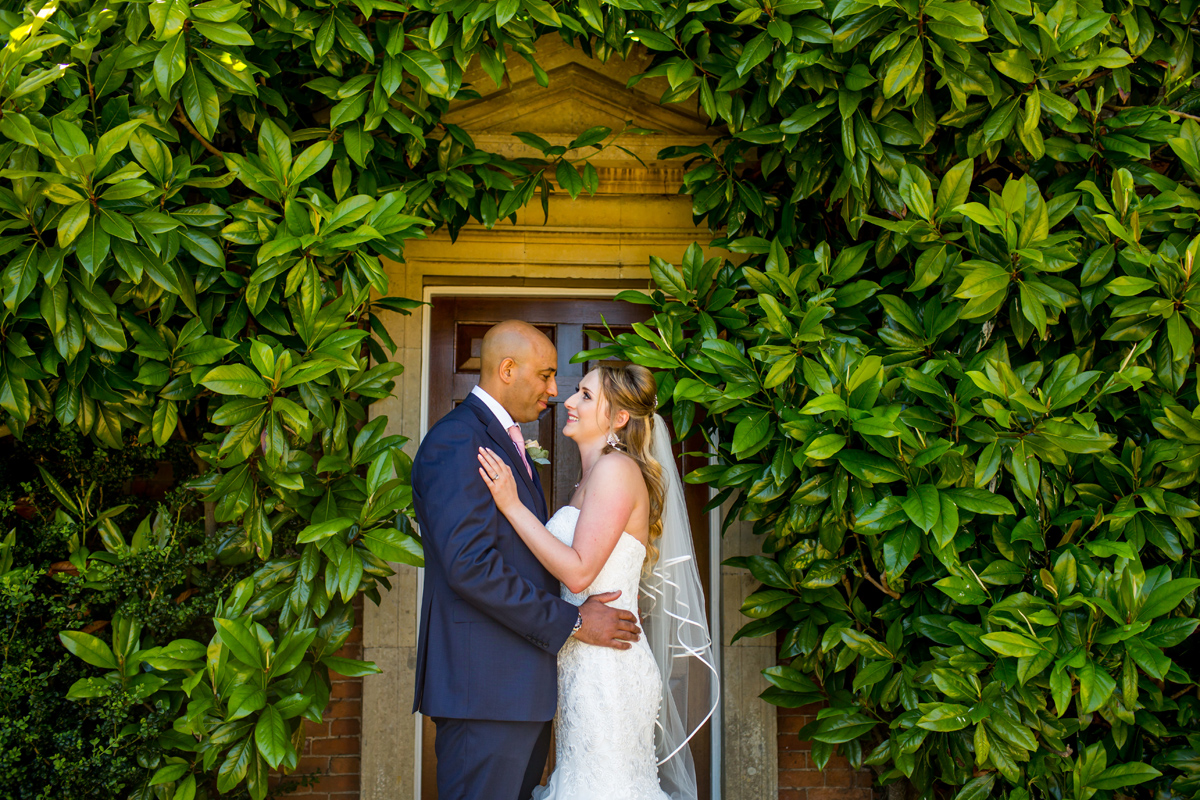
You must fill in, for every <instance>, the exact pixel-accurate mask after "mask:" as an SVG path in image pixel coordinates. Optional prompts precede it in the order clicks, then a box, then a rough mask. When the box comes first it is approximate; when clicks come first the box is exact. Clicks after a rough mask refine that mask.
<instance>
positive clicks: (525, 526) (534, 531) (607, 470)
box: [479, 448, 637, 592]
mask: <svg viewBox="0 0 1200 800" xmlns="http://www.w3.org/2000/svg"><path fill="white" fill-rule="evenodd" d="M622 460H623V459H622ZM479 463H480V464H481V465H482V466H481V467H480V469H479V474H480V477H482V478H483V480H484V482H485V483H486V484H487V486H488V489H490V490H491V492H492V496H493V497H495V498H496V506H497V508H499V509H500V513H502V514H504V516H505V517H507V518H508V521H509V522H510V523H512V526H513V528H514V529H515V530H516V532H517V535H518V536H520V537H521V540H522V541H523V542H525V545H526V546H527V547H528V548H529V549H530V551H532V552H533V555H534V557H536V558H537V560H538V561H540V562H541V563H542V566H544V567H545V568H546V569H547V570H549V571H550V574H551V575H553V576H554V577H556V578H558V579H559V580H560V581H562V583H563V585H564V586H566V587H567V588H568V589H569V590H571V591H572V592H582V591H583V590H584V589H586V588H587V587H589V586H591V585H592V581H594V580H595V579H596V576H597V575H599V574H600V570H601V569H602V568H603V567H604V564H605V562H606V561H608V557H609V556H610V555H612V551H613V548H615V547H616V546H617V540H618V539H619V538H621V533H622V532H623V531H624V530H625V527H626V525H627V524H628V522H629V517H630V514H631V513H632V512H633V492H631V491H629V488H628V478H629V476H628V475H626V474H624V473H627V472H628V471H629V470H628V467H627V466H626V465H625V464H622V463H621V460H617V459H607V458H602V459H601V460H600V462H599V463H597V464H596V466H595V467H594V468H593V470H592V476H591V480H590V481H589V482H588V495H587V502H586V503H585V504H584V508H583V510H582V511H581V512H580V517H579V523H578V525H577V526H576V528H575V545H574V547H568V546H567V545H565V544H563V543H562V542H560V541H559V540H558V539H556V538H554V534H552V533H550V531H548V530H546V526H545V525H543V524H542V523H541V521H540V520H539V519H538V518H537V516H536V515H535V514H534V513H533V512H532V511H530V510H529V509H528V508H527V507H526V506H525V504H524V503H522V502H521V499H520V497H519V496H518V495H517V484H516V479H515V477H514V476H513V474H512V470H511V469H509V466H508V464H506V463H505V462H504V460H503V459H501V458H500V457H499V456H497V455H496V454H495V453H493V452H492V451H490V450H487V449H486V448H480V452H479ZM632 466H633V468H634V469H635V470H636V469H637V465H636V464H634V465H632ZM493 475H497V476H499V477H497V478H495V479H493V477H492V476H493Z"/></svg>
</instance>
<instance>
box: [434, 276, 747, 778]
mask: <svg viewBox="0 0 1200 800" xmlns="http://www.w3.org/2000/svg"><path fill="white" fill-rule="evenodd" d="M622 291H628V290H627V289H624V288H605V287H589V288H579V289H572V288H570V287H554V286H454V285H438V286H426V287H425V289H424V291H423V292H422V296H421V299H422V300H423V301H424V303H425V305H423V306H421V401H420V402H421V430H420V439H424V438H425V434H426V433H427V432H428V430H429V399H430V387H429V381H430V345H431V339H432V322H433V305H432V303H433V299H434V298H435V297H522V298H539V297H540V298H563V299H572V298H579V299H584V298H598V299H612V298H614V297H616V296H617V295H618V294H620V293H621V292H622ZM646 293H647V294H648V293H649V292H646ZM418 441H419V440H418ZM715 494H716V492H715V491H713V490H712V489H710V490H709V496H710V498H711V497H712V496H714V495H715ZM708 542H709V552H710V553H712V554H713V555H712V557H711V558H710V559H709V576H708V577H709V586H711V587H712V590H711V591H710V592H709V594H710V595H711V596H710V597H709V598H708V631H709V636H710V637H711V638H712V642H713V650H714V651H715V654H716V661H717V672H718V678H717V679H718V682H720V681H721V675H722V673H723V667H722V658H721V653H720V651H721V649H722V640H721V630H722V626H721V621H722V620H721V594H722V592H721V585H722V581H721V510H720V509H719V508H715V509H713V510H712V511H710V512H708ZM424 591H425V570H424V569H419V570H417V598H416V607H417V608H420V607H421V600H422V595H423V593H424ZM724 704H725V695H724V692H722V694H721V702H719V703H718V704H717V709H716V710H715V711H714V712H713V716H712V720H711V724H710V726H709V736H710V737H711V742H710V747H711V748H712V800H721V797H722V788H723V787H722V780H721V779H722V762H723V761H724V758H723V756H724V747H723V738H724V737H723V736H722V735H721V733H722V716H723V715H722V710H723V706H724ZM413 725H414V729H415V731H416V733H415V740H416V747H415V750H416V754H417V758H416V759H415V762H416V763H415V770H414V771H415V775H414V780H413V800H421V781H422V775H421V772H422V760H421V758H420V753H421V748H422V745H423V743H424V742H423V740H424V730H423V728H424V726H423V725H422V721H421V715H420V714H414V715H413Z"/></svg>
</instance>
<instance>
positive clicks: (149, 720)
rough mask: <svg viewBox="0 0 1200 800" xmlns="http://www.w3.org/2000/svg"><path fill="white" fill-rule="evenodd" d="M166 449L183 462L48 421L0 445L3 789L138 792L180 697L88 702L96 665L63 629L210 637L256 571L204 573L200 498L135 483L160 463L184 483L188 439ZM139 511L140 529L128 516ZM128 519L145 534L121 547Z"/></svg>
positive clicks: (103, 697)
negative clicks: (69, 645) (117, 446)
mask: <svg viewBox="0 0 1200 800" xmlns="http://www.w3.org/2000/svg"><path fill="white" fill-rule="evenodd" d="M167 450H174V451H175V453H174V454H175V456H176V458H175V459H174V461H172V460H170V459H169V455H170V454H169V453H167V452H166V451H165V450H164V449H163V448H158V447H155V446H153V445H151V446H148V447H138V446H131V447H129V448H127V449H125V450H121V451H113V450H109V449H105V448H99V447H95V446H94V445H93V444H92V442H90V441H89V440H88V439H86V438H84V437H81V436H80V435H79V434H78V433H77V432H73V431H69V430H51V429H44V428H32V429H30V430H29V431H28V432H27V433H26V436H25V437H24V440H23V441H22V442H15V441H14V440H13V439H11V438H10V439H7V440H5V441H4V442H3V446H2V457H0V487H2V488H0V495H2V496H3V498H4V503H3V519H2V520H0V528H3V529H5V530H8V531H9V533H8V535H7V537H6V538H5V539H4V543H3V544H2V545H0V548H2V549H3V554H2V555H0V622H2V623H3V629H4V631H5V632H6V633H5V636H4V644H3V649H2V651H0V652H2V657H0V787H3V791H2V792H0V796H3V797H6V798H8V797H11V798H62V797H70V798H90V797H94V798H115V797H129V796H136V795H137V790H138V789H139V788H140V787H142V786H144V784H145V783H146V780H147V776H148V775H149V774H151V773H150V772H149V771H148V770H152V769H153V768H155V767H157V766H158V765H159V763H160V762H161V760H162V759H163V757H164V750H168V749H169V748H170V745H169V743H166V742H164V741H163V737H164V736H166V737H168V738H169V737H170V735H171V734H170V732H171V726H172V724H173V722H174V719H175V714H176V712H177V710H178V700H177V699H173V698H171V697H170V696H169V695H168V694H167V693H165V692H164V693H155V692H146V691H144V690H143V689H141V688H139V687H138V686H122V687H119V688H117V687H114V688H113V690H111V691H104V692H92V693H91V694H93V697H92V699H89V700H85V701H83V702H79V699H80V697H83V696H86V694H88V693H87V692H82V693H81V691H80V690H81V689H83V688H84V687H88V686H89V685H91V682H92V681H93V680H94V678H93V677H92V675H93V670H92V669H91V668H90V667H89V666H88V665H87V664H85V663H84V662H83V661H81V660H79V659H77V658H75V657H73V656H72V655H71V654H70V653H69V652H68V651H67V650H66V649H64V647H63V644H62V642H61V641H60V639H59V632H60V631H69V633H66V634H64V635H66V636H68V637H71V636H74V635H76V633H74V632H77V631H81V630H82V631H88V632H89V633H92V634H95V635H96V636H97V637H99V638H103V639H104V640H111V638H112V631H113V630H114V629H115V628H118V627H121V626H123V625H126V624H127V623H124V622H121V620H129V621H130V622H131V623H132V624H136V625H137V626H139V627H140V628H141V630H142V634H141V637H142V639H143V640H144V641H147V642H150V641H155V642H159V643H162V644H166V643H168V642H170V641H171V640H173V639H176V638H178V637H180V636H186V635H194V634H196V633H198V632H199V633H203V632H204V631H205V629H206V628H208V627H210V626H211V623H209V622H208V620H209V618H210V617H211V616H212V614H213V611H214V609H215V607H216V604H217V602H218V600H219V598H220V597H221V595H223V594H224V593H225V592H227V591H228V590H229V589H230V588H231V587H232V585H233V584H234V583H236V581H237V580H238V579H240V578H241V577H242V576H243V575H244V574H246V573H249V572H250V571H251V570H250V569H249V568H247V567H244V566H243V567H233V568H231V569H224V570H219V571H218V570H212V571H210V570H209V569H208V568H207V566H208V562H209V561H210V560H212V559H213V558H214V557H215V556H216V550H215V542H211V541H209V539H208V537H206V536H205V535H204V527H203V521H202V516H203V514H202V510H201V509H200V508H198V506H197V504H196V503H195V502H194V497H192V498H189V496H188V495H187V494H182V493H180V492H178V491H176V492H175V493H174V494H172V495H168V496H166V497H164V498H162V501H161V502H160V501H159V500H157V499H156V497H155V495H156V494H159V492H151V493H149V494H147V493H146V492H145V491H138V490H139V489H142V490H144V489H145V487H144V486H143V485H141V484H144V482H145V481H144V479H145V478H147V477H149V476H153V475H155V474H156V473H158V472H161V471H162V468H163V467H167V468H168V469H171V468H174V469H176V470H178V472H177V473H176V474H177V475H179V476H180V477H186V475H187V474H188V471H189V470H194V468H195V467H194V465H192V464H191V462H190V461H188V460H186V459H180V458H178V456H179V455H181V453H180V449H179V448H178V447H174V446H172V447H170V448H167ZM164 456H167V457H168V458H167V459H166V460H164ZM168 465H169V466H168ZM31 468H33V469H32V470H31ZM38 468H40V469H43V470H45V473H44V474H39V472H38ZM60 498H61V499H60ZM119 501H126V502H124V503H120V504H118V503H119ZM68 507H70V508H72V509H73V511H85V509H86V511H85V514H84V515H80V514H76V513H72V512H68V511H67V510H66V508H68ZM114 510H115V513H111V512H113V511H114ZM105 511H108V512H110V513H109V516H106V517H105V516H104V512H105ZM147 515H148V516H147ZM97 517H103V518H102V519H100V520H99V522H94V521H95V519H96V518H97ZM143 517H145V524H144V525H141V526H139V525H138V524H137V522H132V523H130V522H129V520H131V519H133V520H137V519H141V518H143ZM89 521H92V522H93V524H89ZM106 523H111V527H110V526H109V525H107V524H106ZM118 523H122V524H128V525H129V527H132V528H134V529H137V533H138V536H137V537H135V539H134V541H133V542H131V543H129V544H128V545H125V546H123V547H118V545H117V543H116V539H114V537H113V531H117V530H118V529H117V524H118ZM157 534H165V535H163V536H161V537H159V536H158V535H157ZM118 535H119V532H118ZM106 546H111V547H112V548H113V552H110V551H108V550H106V549H105V547H106ZM88 548H95V549H96V550H97V551H99V552H98V553H91V554H90V555H88V553H89V549H88ZM68 557H69V558H68ZM206 635H210V634H206ZM131 677H132V676H131ZM144 685H145V684H142V686H144ZM75 687H78V688H75ZM146 796H149V795H146Z"/></svg>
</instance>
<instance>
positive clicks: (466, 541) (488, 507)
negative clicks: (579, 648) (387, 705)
mask: <svg viewBox="0 0 1200 800" xmlns="http://www.w3.org/2000/svg"><path fill="white" fill-rule="evenodd" d="M481 446H486V447H490V448H491V449H492V450H493V451H495V452H497V453H499V454H501V457H503V458H505V459H506V460H507V461H508V464H509V466H511V467H512V469H513V473H514V475H515V476H516V480H517V486H518V492H519V494H520V496H521V500H522V501H523V502H524V503H525V505H526V506H527V507H528V508H530V509H531V510H532V511H533V512H534V513H535V514H537V515H538V518H539V519H541V520H542V521H543V522H545V521H546V502H545V498H544V497H543V494H542V488H541V484H540V482H539V480H538V478H537V473H536V472H535V473H534V477H533V478H532V479H531V478H530V477H529V475H528V473H526V471H525V466H524V464H522V463H521V458H520V455H519V454H518V453H517V451H516V448H515V447H514V445H513V441H512V439H510V438H509V436H508V433H507V431H505V430H504V429H503V428H501V427H500V422H499V420H497V419H496V417H495V415H494V414H492V412H491V411H490V410H489V409H488V407H487V406H486V405H484V404H483V402H482V401H481V400H479V399H478V398H476V397H474V396H470V397H468V398H467V399H466V401H465V402H463V403H462V405H460V406H459V407H458V408H456V409H454V410H453V411H451V412H450V413H449V414H447V415H446V416H445V417H443V418H442V419H441V420H439V421H438V423H437V424H436V425H434V426H433V428H432V429H431V430H430V431H429V433H428V434H426V436H425V439H424V440H423V441H422V442H421V447H420V449H418V450H417V457H416V460H415V462H414V463H413V471H412V486H413V504H414V506H415V507H416V514H417V522H418V523H419V524H420V527H421V538H422V542H423V544H424V547H425V584H424V596H423V597H422V600H421V625H420V635H419V638H418V641H417V665H416V667H417V670H416V672H417V676H416V692H415V696H414V701H413V711H414V712H416V711H420V712H421V713H423V714H427V715H429V716H431V717H449V718H454V719H488V720H513V721H525V722H543V721H546V720H549V719H551V718H553V716H554V710H555V705H556V702H557V694H558V665H557V654H558V651H559V649H560V648H561V647H562V646H563V644H564V643H565V642H566V641H567V638H568V637H569V636H570V635H571V630H572V629H573V628H574V626H575V620H576V619H577V618H578V612H579V610H578V609H577V608H576V607H575V606H573V605H571V604H570V603H568V602H567V601H565V600H562V599H561V598H560V597H559V583H558V580H557V579H556V578H555V577H554V576H553V575H551V574H550V573H549V572H548V571H547V570H546V568H545V567H543V566H542V565H541V563H539V562H538V560H537V559H536V558H534V556H533V553H531V552H530V551H529V548H528V547H526V546H525V543H524V542H522V541H521V538H520V536H518V535H517V532H516V531H515V530H514V529H513V527H512V525H511V524H509V522H508V520H507V519H505V517H504V515H503V514H501V513H500V511H499V509H497V508H496V503H495V501H494V500H493V499H492V495H491V492H489V491H488V488H487V485H486V484H484V482H483V479H482V478H480V477H479V460H478V458H477V454H478V449H479V448H480V447H481Z"/></svg>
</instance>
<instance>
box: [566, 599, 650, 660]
mask: <svg viewBox="0 0 1200 800" xmlns="http://www.w3.org/2000/svg"><path fill="white" fill-rule="evenodd" d="M620 596H621V593H620V592H605V593H604V594H594V595H592V596H591V597H589V598H588V599H587V601H586V602H584V604H583V605H581V606H580V607H579V615H580V616H581V617H583V625H581V626H580V627H579V630H577V631H575V638H576V639H578V640H579V641H581V642H586V643H587V644H594V645H597V646H599V647H611V648H613V649H615V650H628V649H629V648H630V647H632V646H633V645H632V642H636V641H637V640H638V636H639V634H640V632H641V631H640V630H639V628H638V625H637V617H635V616H634V615H633V614H631V613H629V612H628V611H622V610H621V609H619V608H610V607H608V606H607V605H605V604H606V603H611V602H612V601H614V600H616V599H617V598H618V597H620Z"/></svg>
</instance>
